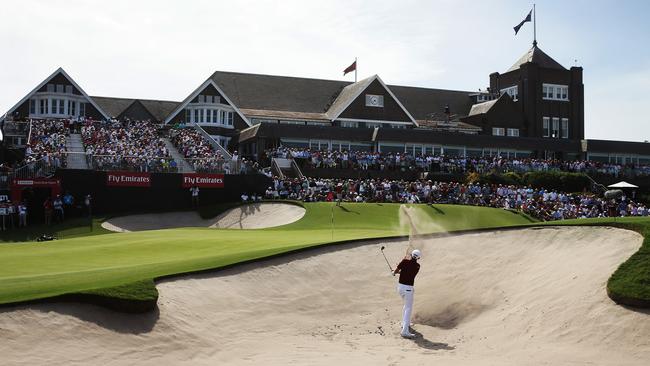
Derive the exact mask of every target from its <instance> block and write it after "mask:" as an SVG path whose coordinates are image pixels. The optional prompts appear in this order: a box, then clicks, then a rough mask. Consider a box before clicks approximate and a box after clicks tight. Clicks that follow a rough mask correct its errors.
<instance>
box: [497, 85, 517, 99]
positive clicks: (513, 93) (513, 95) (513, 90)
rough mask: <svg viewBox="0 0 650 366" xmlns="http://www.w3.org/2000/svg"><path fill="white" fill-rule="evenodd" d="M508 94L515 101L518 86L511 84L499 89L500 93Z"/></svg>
mask: <svg viewBox="0 0 650 366" xmlns="http://www.w3.org/2000/svg"><path fill="white" fill-rule="evenodd" d="M506 93H507V94H508V95H509V96H510V98H512V100H514V101H517V100H518V99H519V88H518V87H517V85H515V86H511V87H509V88H505V89H501V95H503V94H506Z"/></svg>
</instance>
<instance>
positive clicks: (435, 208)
mask: <svg viewBox="0 0 650 366" xmlns="http://www.w3.org/2000/svg"><path fill="white" fill-rule="evenodd" d="M429 207H431V208H432V209H433V210H434V211H436V213H437V214H440V215H445V211H443V210H441V209H439V208H438V207H436V206H434V205H430V206H429Z"/></svg>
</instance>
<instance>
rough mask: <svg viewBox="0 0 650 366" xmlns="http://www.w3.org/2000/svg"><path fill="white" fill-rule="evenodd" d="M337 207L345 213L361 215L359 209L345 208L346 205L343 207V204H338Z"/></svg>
mask: <svg viewBox="0 0 650 366" xmlns="http://www.w3.org/2000/svg"><path fill="white" fill-rule="evenodd" d="M338 208H340V209H341V210H343V211H345V212H347V213H353V214H357V215H361V213H360V212H359V211H352V210H350V209H349V208H347V207H345V206H343V205H340V206H338Z"/></svg>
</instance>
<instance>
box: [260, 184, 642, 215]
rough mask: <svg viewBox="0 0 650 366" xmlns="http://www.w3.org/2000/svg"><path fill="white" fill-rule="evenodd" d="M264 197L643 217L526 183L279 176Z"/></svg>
mask: <svg viewBox="0 0 650 366" xmlns="http://www.w3.org/2000/svg"><path fill="white" fill-rule="evenodd" d="M265 198H267V199H291V200H300V201H304V202H317V201H326V202H327V201H329V202H332V201H342V202H392V203H428V204H432V203H448V204H462V205H474V206H487V207H495V208H503V209H511V210H518V211H521V212H524V213H526V214H529V215H531V216H533V217H535V218H538V219H541V220H560V219H569V218H588V217H612V216H648V214H649V211H648V207H646V206H645V205H642V204H637V203H635V202H633V201H631V200H629V199H627V198H626V197H623V198H621V199H617V200H606V199H604V198H600V197H598V196H597V195H595V194H592V193H583V194H567V193H563V192H557V191H547V190H544V189H533V188H531V187H517V186H502V185H487V184H486V185H480V184H464V183H445V182H432V181H426V180H417V181H413V182H405V181H397V180H380V179H361V180H354V179H349V180H348V179H344V180H337V179H311V178H306V179H302V180H301V179H284V180H282V179H278V178H274V180H273V186H272V187H268V189H267V190H266V192H265Z"/></svg>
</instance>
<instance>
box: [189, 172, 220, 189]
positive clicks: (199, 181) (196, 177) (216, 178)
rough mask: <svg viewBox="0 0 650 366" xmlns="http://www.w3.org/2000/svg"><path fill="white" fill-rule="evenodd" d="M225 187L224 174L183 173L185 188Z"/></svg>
mask: <svg viewBox="0 0 650 366" xmlns="http://www.w3.org/2000/svg"><path fill="white" fill-rule="evenodd" d="M192 187H199V188H223V174H202V173H191V174H189V173H188V174H183V188H192Z"/></svg>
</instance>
